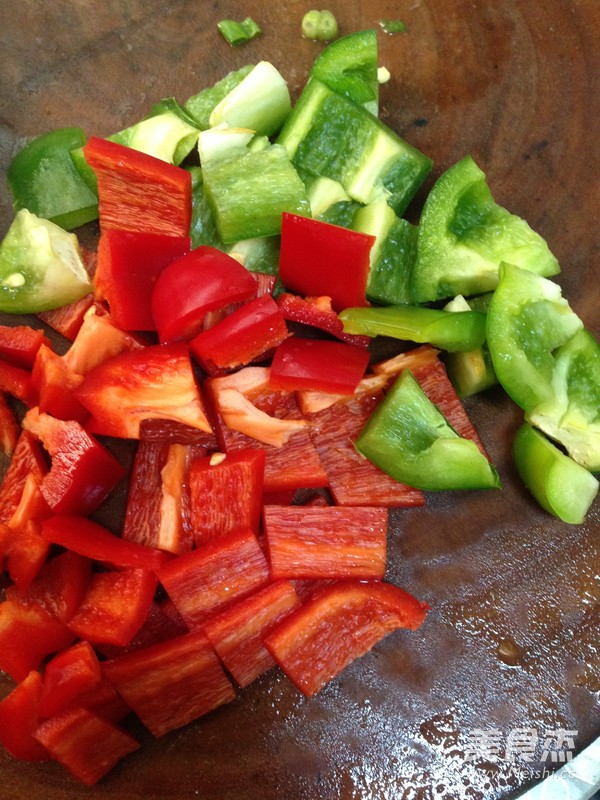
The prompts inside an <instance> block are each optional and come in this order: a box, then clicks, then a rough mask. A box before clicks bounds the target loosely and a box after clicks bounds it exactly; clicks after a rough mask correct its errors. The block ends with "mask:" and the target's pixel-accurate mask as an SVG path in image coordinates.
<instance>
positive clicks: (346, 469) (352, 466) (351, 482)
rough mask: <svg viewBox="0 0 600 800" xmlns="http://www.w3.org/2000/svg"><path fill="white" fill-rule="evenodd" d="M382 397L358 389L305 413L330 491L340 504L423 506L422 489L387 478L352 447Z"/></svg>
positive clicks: (380, 394) (380, 392)
mask: <svg viewBox="0 0 600 800" xmlns="http://www.w3.org/2000/svg"><path fill="white" fill-rule="evenodd" d="M381 397H382V391H381V390H379V391H376V392H357V394H355V395H354V396H352V397H349V398H341V399H340V400H339V401H338V402H335V403H333V404H332V405H330V406H329V407H328V408H325V409H323V410H321V411H319V412H318V413H315V414H309V415H307V416H308V418H309V419H310V422H311V428H310V435H311V438H312V441H313V444H314V445H315V447H316V449H317V452H318V453H319V458H320V459H321V463H322V465H323V468H324V470H325V472H326V474H327V478H328V481H329V486H330V489H331V493H332V495H333V497H334V499H335V502H336V503H337V504H338V505H341V506H384V507H398V508H404V507H412V506H422V505H423V504H424V502H425V498H424V496H423V492H421V491H420V490H419V489H414V488H412V487H410V486H405V485H404V484H403V483H400V482H399V481H396V480H394V479H393V478H390V476H389V475H386V474H385V472H383V471H382V470H380V469H379V468H378V467H376V466H375V465H374V464H372V463H371V462H370V461H368V460H367V459H366V458H363V457H362V456H361V455H360V454H359V453H358V452H357V450H356V448H355V447H354V442H355V441H356V439H357V437H358V435H359V433H360V432H361V430H362V429H363V428H364V426H365V425H366V423H367V420H368V419H369V417H370V416H371V414H372V413H373V411H374V410H375V408H376V406H377V404H378V403H379V400H380V399H381Z"/></svg>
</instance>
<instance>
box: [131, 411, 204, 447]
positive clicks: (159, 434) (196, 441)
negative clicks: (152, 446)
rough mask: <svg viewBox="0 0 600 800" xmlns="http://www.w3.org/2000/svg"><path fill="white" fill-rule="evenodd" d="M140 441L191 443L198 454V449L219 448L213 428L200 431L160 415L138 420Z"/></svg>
mask: <svg viewBox="0 0 600 800" xmlns="http://www.w3.org/2000/svg"><path fill="white" fill-rule="evenodd" d="M140 441H144V442H162V443H165V442H166V443H167V444H186V445H193V446H194V448H195V450H198V454H200V450H204V452H209V451H215V450H218V449H219V445H218V443H217V437H216V435H215V433H214V431H213V430H210V431H201V430H199V429H198V428H192V427H191V426H190V425H184V424H183V423H182V422H177V420H174V419H161V418H160V417H155V418H153V419H143V420H142V421H141V422H140Z"/></svg>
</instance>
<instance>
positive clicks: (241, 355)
mask: <svg viewBox="0 0 600 800" xmlns="http://www.w3.org/2000/svg"><path fill="white" fill-rule="evenodd" d="M288 336H289V332H288V329H287V325H286V324H285V320H284V318H283V315H282V313H281V311H280V310H279V308H278V307H277V303H276V302H275V301H274V300H273V298H272V297H271V296H270V295H265V296H264V297H257V298H255V299H254V300H250V301H249V302H248V303H244V304H243V305H242V306H241V307H240V308H238V309H237V310H236V311H234V312H233V313H231V314H229V315H228V316H226V317H225V318H224V319H222V320H221V321H220V322H218V323H217V324H216V325H214V326H213V327H212V328H209V329H208V330H205V331H201V332H200V333H199V334H198V335H197V336H194V338H193V339H192V340H191V342H190V350H191V352H192V355H193V356H194V357H195V358H196V359H197V361H198V362H199V363H200V364H201V365H202V367H204V369H205V370H206V372H208V374H209V375H219V374H222V373H223V372H228V371H231V370H233V369H237V368H239V367H242V366H245V365H246V364H250V362H252V361H257V360H259V359H260V357H261V356H264V355H265V353H268V352H269V351H270V350H272V349H273V348H274V347H277V345H278V344H281V342H283V341H284V339H286V338H287V337H288Z"/></svg>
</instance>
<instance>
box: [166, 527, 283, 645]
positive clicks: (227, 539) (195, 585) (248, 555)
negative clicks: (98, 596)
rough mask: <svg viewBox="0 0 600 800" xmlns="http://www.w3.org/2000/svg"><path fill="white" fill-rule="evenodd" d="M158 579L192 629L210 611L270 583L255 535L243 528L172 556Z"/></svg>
mask: <svg viewBox="0 0 600 800" xmlns="http://www.w3.org/2000/svg"><path fill="white" fill-rule="evenodd" d="M158 578H159V580H160V582H161V583H162V585H163V586H164V587H165V589H166V591H167V594H168V595H169V597H170V598H171V600H172V601H173V603H174V605H175V608H176V609H177V611H178V612H179V614H181V617H182V619H183V621H184V622H185V623H186V625H187V626H188V627H189V629H190V630H192V631H193V630H197V629H198V628H199V627H200V626H201V625H202V624H203V623H204V622H205V621H206V620H207V619H208V617H210V615H211V614H214V613H216V612H217V611H220V610H221V609H223V608H224V607H225V606H226V605H228V604H229V603H232V602H234V601H235V600H241V599H242V598H243V597H246V596H247V595H249V594H251V593H252V592H254V591H256V590H257V589H260V588H261V587H262V586H264V585H265V584H267V583H269V564H268V562H267V559H266V558H265V555H264V553H263V551H262V549H261V547H260V544H259V543H258V539H257V538H256V535H255V534H254V533H253V531H251V530H250V529H249V528H242V529H240V530H238V531H234V532H233V533H229V534H227V535H226V536H222V537H221V538H220V539H217V541H215V542H211V543H210V544H207V545H203V546H202V547H201V548H198V549H197V550H192V552H191V553H185V554H184V555H182V556H179V557H178V558H175V559H173V560H172V561H171V562H170V563H168V564H165V566H164V567H163V568H162V569H161V570H160V571H159V573H158Z"/></svg>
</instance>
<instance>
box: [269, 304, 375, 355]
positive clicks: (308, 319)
mask: <svg viewBox="0 0 600 800" xmlns="http://www.w3.org/2000/svg"><path fill="white" fill-rule="evenodd" d="M277 305H278V306H279V308H280V309H281V313H282V314H283V316H284V317H285V319H287V320H289V321H290V322H299V323H301V324H302V325H308V326H309V327H311V328H316V329H317V330H320V331H325V333H329V334H331V336H335V337H336V339H340V340H341V341H342V342H347V343H348V344H353V345H355V346H356V347H368V346H369V344H370V342H371V337H370V336H360V335H359V334H354V333H345V332H344V323H343V322H342V321H341V319H340V318H339V317H338V315H337V314H336V313H335V311H334V310H333V308H332V307H331V298H330V297H300V295H297V294H290V293H289V292H282V293H281V294H280V295H279V297H278V298H277Z"/></svg>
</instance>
